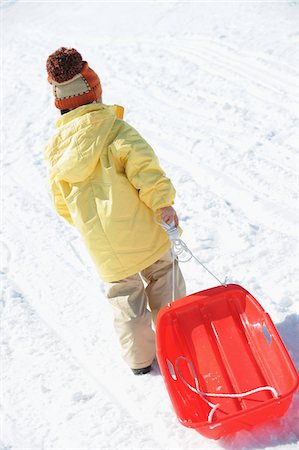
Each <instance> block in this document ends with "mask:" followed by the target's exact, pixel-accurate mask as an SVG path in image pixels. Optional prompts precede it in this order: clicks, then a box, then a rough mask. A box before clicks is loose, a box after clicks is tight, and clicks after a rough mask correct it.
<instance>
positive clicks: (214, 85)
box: [0, 1, 299, 450]
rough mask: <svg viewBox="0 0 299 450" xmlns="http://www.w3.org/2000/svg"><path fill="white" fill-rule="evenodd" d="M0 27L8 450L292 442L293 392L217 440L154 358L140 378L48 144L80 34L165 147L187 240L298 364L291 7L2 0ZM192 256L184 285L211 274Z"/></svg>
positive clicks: (296, 409) (110, 90)
mask: <svg viewBox="0 0 299 450" xmlns="http://www.w3.org/2000/svg"><path fill="white" fill-rule="evenodd" d="M1 27H2V43H1V50H2V53H3V57H4V59H3V68H2V76H3V78H4V85H3V90H2V95H1V99H2V104H1V106H2V108H1V110H2V132H1V137H2V144H3V162H2V171H3V175H4V176H3V183H2V186H3V193H4V195H3V197H2V201H3V202H4V205H2V211H3V212H4V229H3V231H2V232H1V256H2V260H1V274H0V275H1V282H2V295H1V303H0V306H1V313H2V331H1V338H2V354H1V372H2V379H3V382H2V390H1V414H2V422H1V423H2V429H1V436H0V449H1V450H16V449H35V450H46V449H47V450H48V449H49V450H50V449H53V450H54V449H56V450H57V449H63V450H74V449H80V450H95V449H97V450H99V449H101V450H102V449H111V450H112V449H117V450H119V449H130V450H135V449H136V450H137V449H138V450H139V449H163V450H166V449H184V450H187V449H216V448H225V449H229V450H233V449H248V450H250V449H274V448H276V449H279V450H281V449H295V448H298V442H299V397H298V395H297V396H295V398H294V401H293V404H292V406H291V408H290V409H289V411H288V413H287V414H286V415H285V416H284V417H283V418H281V419H280V420H277V421H275V422H271V423H268V424H265V425H262V426H260V427H258V428H256V429H254V430H253V431H252V432H250V433H249V432H240V433H237V434H236V435H234V436H230V437H228V438H225V439H223V440H220V441H210V440H207V439H205V438H203V437H202V436H200V435H199V434H197V433H196V432H195V431H193V430H190V429H187V428H184V427H183V426H182V425H180V424H179V423H178V421H177V419H176V416H175V414H174V412H173V410H172V406H171V404H170V400H169V398H168V394H167V392H166V389H165V387H164V384H163V380H162V377H161V375H160V374H159V369H158V367H157V365H156V366H155V369H154V372H153V373H152V374H150V375H146V376H144V377H141V378H138V377H134V375H132V374H131V372H130V371H129V370H128V369H127V367H126V366H125V364H124V363H123V362H122V360H121V358H120V355H119V351H118V345H117V341H116V337H115V336H114V331H113V327H112V316H111V311H110V309H109V308H108V305H107V303H106V301H105V297H104V292H103V285H102V283H101V281H100V280H99V279H98V278H97V275H96V271H95V268H94V267H93V265H92V262H91V261H90V259H89V256H88V255H87V253H86V252H85V249H84V247H83V245H82V243H81V241H80V238H79V237H78V235H77V234H76V232H75V230H74V229H73V228H71V227H69V226H68V224H67V223H65V222H64V221H63V219H60V218H58V216H57V215H56V213H55V211H54V209H53V207H52V202H51V199H50V197H49V194H48V191H47V185H46V167H45V163H44V161H43V157H42V148H43V145H44V143H45V142H46V141H47V140H48V139H49V137H50V136H51V133H52V131H53V129H54V121H55V119H56V118H57V117H58V111H57V110H55V108H54V107H53V99H52V96H51V89H50V87H49V85H48V84H47V80H46V73H45V61H46V58H47V56H48V54H49V53H51V52H52V51H54V50H55V49H56V48H58V47H59V46H61V45H65V46H74V47H76V48H78V50H79V51H81V53H82V54H83V56H84V57H85V59H86V60H87V61H89V63H90V65H91V67H92V68H94V69H95V70H96V71H97V72H98V73H99V75H100V77H101V80H102V85H103V99H104V102H105V103H107V104H113V103H118V104H122V105H124V106H125V108H126V113H125V118H126V120H127V121H128V122H129V123H131V124H132V125H133V126H134V127H136V128H137V129H138V130H139V131H140V132H141V134H143V136H144V137H145V138H146V139H147V140H148V141H149V142H150V143H151V144H152V146H153V147H154V148H155V150H156V152H157V154H158V155H159V157H160V160H161V164H162V166H163V167H164V168H165V170H166V171H167V173H168V175H169V176H170V177H171V179H172V180H173V183H174V185H175V186H176V188H177V202H176V206H177V210H178V212H179V215H180V220H181V226H182V228H183V229H184V240H185V241H186V242H187V243H188V245H189V246H190V248H191V249H192V250H193V252H194V253H195V254H196V255H197V256H198V257H199V258H200V259H201V261H202V262H203V263H205V264H207V265H208V267H209V268H210V269H211V270H213V271H214V272H215V273H216V274H217V275H218V276H219V277H220V278H222V279H224V278H225V276H227V277H228V279H229V281H233V282H237V283H239V284H242V285H243V286H244V287H245V288H246V289H248V290H249V291H250V292H251V293H252V294H253V295H254V296H255V297H256V298H257V299H258V300H259V301H260V302H261V303H262V305H263V306H264V308H265V309H266V310H267V311H268V312H269V313H270V315H271V317H272V319H273V320H274V322H275V323H276V325H277V327H278V330H279V332H280V333H281V336H282V338H283V339H284V342H285V344H286V346H287V348H288V350H289V352H290V354H291V356H292V358H293V360H294V362H295V364H296V366H297V368H299V295H298V278H299V258H298V211H299V210H298V195H299V194H298V187H299V178H298V173H299V161H298V150H297V147H298V141H299V114H298V113H299V83H298V76H299V56H298V55H299V53H298V44H299V3H298V2H297V1H283V2H245V1H243V2H184V1H181V2H179V1H178V2H137V3H136V2H130V3H126V2H114V1H110V2H81V3H80V2H60V3H55V2H50V1H49V2H38V1H35V2H33V1H32V2H22V1H2V2H1ZM182 269H183V271H184V274H185V277H186V280H187V285H188V293H192V292H195V291H199V290H201V289H205V288H208V287H211V286H213V285H215V281H214V280H213V279H212V278H211V277H210V275H209V274H208V273H206V272H204V271H203V270H202V269H201V268H200V267H199V266H198V265H196V263H195V262H194V263H192V262H189V263H188V264H186V265H184V266H183V267H182Z"/></svg>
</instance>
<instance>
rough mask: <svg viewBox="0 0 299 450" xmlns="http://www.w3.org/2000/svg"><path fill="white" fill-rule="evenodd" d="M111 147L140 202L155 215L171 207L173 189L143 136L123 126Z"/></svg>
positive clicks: (127, 126) (173, 194)
mask: <svg viewBox="0 0 299 450" xmlns="http://www.w3.org/2000/svg"><path fill="white" fill-rule="evenodd" d="M123 125H124V129H123V130H122V131H121V132H120V133H119V135H118V137H117V138H116V140H115V141H114V145H115V148H116V151H117V154H118V157H119V158H120V160H121V162H122V164H123V166H124V168H125V172H126V175H127V177H128V179H129V181H130V182H131V183H132V185H133V186H134V187H135V188H136V189H137V190H138V191H139V197H140V199H141V200H142V201H143V202H144V203H145V204H146V205H147V206H148V207H149V208H150V209H152V210H153V211H154V212H156V211H157V210H159V209H160V208H163V207H165V206H170V205H172V204H173V203H174V198H175V193H176V191H175V189H174V187H173V185H172V183H171V181H170V179H169V178H167V177H166V175H165V172H164V171H163V170H162V168H161V167H160V164H159V160H158V158H157V155H156V154H155V152H154V151H153V149H152V147H151V146H150V145H149V144H148V143H147V142H146V141H145V140H144V139H143V137H142V136H140V134H139V133H138V131H136V130H135V129H134V128H133V127H131V126H130V125H129V124H127V123H126V122H123Z"/></svg>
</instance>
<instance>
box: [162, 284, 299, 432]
mask: <svg viewBox="0 0 299 450" xmlns="http://www.w3.org/2000/svg"><path fill="white" fill-rule="evenodd" d="M157 358H158V362H159V366H160V369H161V372H162V375H163V378H164V381H165V384H166V387H167V390H168V393H169V395H170V398H171V401H172V404H173V407H174V409H175V412H176V414H177V416H178V419H179V421H180V422H181V423H182V424H183V425H185V426H186V427H190V428H194V429H195V430H196V431H198V432H199V433H201V434H202V435H204V436H205V437H207V438H212V439H219V438H220V437H223V436H225V435H227V434H230V433H234V432H236V431H239V430H242V429H250V428H252V427H253V426H255V425H258V424H260V423H262V422H264V421H266V420H271V419H274V418H277V417H279V416H282V415H283V414H284V413H285V411H286V410H287V408H288V407H289V405H290V403H291V400H292V397H293V395H294V393H295V391H296V390H297V388H298V384H299V377H298V374H297V371H296V369H295V367H294V364H293V362H292V360H291V358H290V356H289V354H288V352H287V350H286V348H285V346H284V344H283V342H282V340H281V338H280V336H279V334H278V332H277V330H276V328H275V326H274V324H273V322H272V320H271V318H270V317H269V315H268V314H267V313H266V312H265V311H264V309H263V308H262V306H261V305H260V304H259V303H258V301H257V300H256V299H255V298H254V297H253V296H252V295H251V294H250V293H249V292H247V291H246V290H245V289H244V288H242V287H241V286H238V285H236V284H229V285H227V286H219V287H215V288H212V289H207V290H205V291H201V292H198V293H196V294H192V295H189V296H187V297H184V298H182V299H180V300H177V301H175V302H173V303H169V304H168V306H166V307H164V308H163V309H162V310H161V311H160V312H159V315H158V319H157Z"/></svg>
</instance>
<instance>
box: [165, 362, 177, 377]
mask: <svg viewBox="0 0 299 450" xmlns="http://www.w3.org/2000/svg"><path fill="white" fill-rule="evenodd" d="M166 361H167V365H168V370H169V373H170V375H171V376H172V378H173V379H174V380H177V377H176V374H175V370H174V367H173V364H172V362H171V361H169V359H167V360H166Z"/></svg>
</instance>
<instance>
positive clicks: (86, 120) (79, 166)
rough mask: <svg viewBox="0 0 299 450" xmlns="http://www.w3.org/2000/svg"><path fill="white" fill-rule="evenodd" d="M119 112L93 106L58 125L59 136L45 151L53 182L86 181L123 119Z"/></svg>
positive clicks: (81, 110) (109, 107)
mask: <svg viewBox="0 0 299 450" xmlns="http://www.w3.org/2000/svg"><path fill="white" fill-rule="evenodd" d="M119 108H121V107H118V106H117V105H113V106H108V105H104V104H103V103H91V104H88V105H83V106H80V107H79V108H76V109H74V110H72V111H70V112H69V113H67V114H64V115H62V116H61V117H60V118H59V119H58V120H57V121H56V126H57V130H56V133H55V134H54V137H53V138H52V140H51V141H50V143H49V144H48V145H46V147H45V149H44V158H45V159H46V160H47V161H48V163H49V176H50V179H51V180H53V179H54V178H55V179H56V180H65V181H67V182H69V183H76V182H80V181H84V180H85V179H86V178H87V177H88V176H89V175H90V174H91V173H92V172H93V170H94V169H95V166H96V165H97V163H98V161H99V158H100V156H101V153H102V152H103V150H104V148H105V146H106V142H107V138H108V136H109V133H110V131H111V129H112V127H113V125H114V123H115V120H116V118H117V116H118V117H120V116H122V112H123V111H120V110H119Z"/></svg>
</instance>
